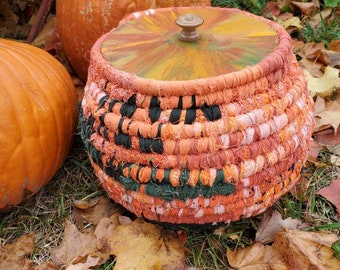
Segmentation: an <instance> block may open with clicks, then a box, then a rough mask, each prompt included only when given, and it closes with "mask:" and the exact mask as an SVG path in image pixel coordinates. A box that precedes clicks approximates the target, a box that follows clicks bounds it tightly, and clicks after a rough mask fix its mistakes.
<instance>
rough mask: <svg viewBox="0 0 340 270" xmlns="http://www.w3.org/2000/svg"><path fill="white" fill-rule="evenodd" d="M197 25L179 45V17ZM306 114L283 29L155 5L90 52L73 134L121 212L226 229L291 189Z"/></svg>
mask: <svg viewBox="0 0 340 270" xmlns="http://www.w3.org/2000/svg"><path fill="white" fill-rule="evenodd" d="M197 16H198V17H197ZM197 18H198V19H199V20H201V19H202V20H201V21H200V22H199V23H198V26H195V29H194V30H193V31H195V33H193V32H192V29H191V28H190V29H191V30H190V29H189V30H190V31H191V32H190V31H189V32H190V33H189V35H190V37H191V36H193V35H197V33H198V38H197V39H196V40H189V41H183V40H181V39H180V38H179V37H180V35H181V34H182V32H181V28H180V26H179V25H180V22H179V21H178V20H180V19H182V20H183V19H184V20H185V22H184V23H187V22H188V23H192V21H193V20H196V19H197ZM176 20H177V23H175V21H176ZM202 21H204V22H203V24H202V23H201V22H202ZM181 27H182V26H181ZM190 27H192V26H190ZM183 29H184V28H183ZM184 30H187V29H186V28H185V29H184ZM184 30H182V31H184ZM184 34H185V33H184ZM184 34H183V35H184ZM312 111H313V101H312V99H311V97H310V95H309V92H308V90H307V86H306V82H305V79H304V76H303V74H302V73H301V70H300V68H299V66H298V63H297V61H296V59H295V56H294V54H293V53H292V49H291V40H290V37H289V35H288V34H287V32H286V31H285V30H284V28H283V27H282V26H280V25H278V24H276V23H274V22H272V21H269V20H267V19H265V18H262V17H258V16H255V15H252V14H249V13H246V12H243V11H240V10H236V9H227V8H214V7H188V8H165V9H156V10H147V11H143V12H137V13H134V14H131V15H130V16H128V17H127V18H125V19H124V20H123V21H121V23H120V25H119V26H118V27H117V28H115V29H113V30H112V31H110V32H109V33H107V34H105V35H103V36H102V37H101V38H100V39H99V40H98V41H97V42H96V44H95V45H94V46H93V48H92V51H91V62H90V68H89V75H88V80H87V84H86V87H85V93H84V98H83V101H82V116H81V130H82V137H83V140H84V143H85V146H86V148H87V150H88V153H89V156H90V160H91V163H92V166H93V168H94V170H95V172H96V174H97V176H98V178H99V179H100V181H101V184H102V186H103V187H104V189H105V190H106V192H107V193H108V195H109V196H110V197H111V198H112V199H113V200H115V201H116V202H118V203H120V204H121V205H123V206H124V207H125V208H127V209H128V210H129V211H131V212H133V213H135V214H136V215H137V216H141V217H144V218H146V219H149V220H153V221H157V222H165V223H175V224H207V223H213V224H214V223H220V222H225V223H228V222H231V221H235V220H238V219H241V218H247V217H250V216H253V215H257V214H259V213H261V212H263V211H265V210H266V209H267V208H268V207H270V206H271V205H272V204H273V203H274V202H275V201H276V200H277V199H279V198H280V197H281V196H282V195H283V194H284V193H286V192H287V191H288V190H289V189H291V188H292V187H293V186H294V184H295V183H296V182H297V180H298V179H299V177H300V171H301V168H302V166H303V164H304V162H305V160H306V156H307V152H308V148H309V141H310V136H311V133H312V131H313V127H314V123H313V115H312Z"/></svg>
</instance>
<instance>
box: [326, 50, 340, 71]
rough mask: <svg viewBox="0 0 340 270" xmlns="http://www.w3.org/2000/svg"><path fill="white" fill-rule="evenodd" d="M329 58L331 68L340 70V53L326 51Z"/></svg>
mask: <svg viewBox="0 0 340 270" xmlns="http://www.w3.org/2000/svg"><path fill="white" fill-rule="evenodd" d="M326 54H327V57H328V59H329V64H328V65H329V66H331V67H333V68H337V69H340V52H339V51H331V50H326Z"/></svg>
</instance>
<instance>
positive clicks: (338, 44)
mask: <svg viewBox="0 0 340 270" xmlns="http://www.w3.org/2000/svg"><path fill="white" fill-rule="evenodd" d="M329 49H330V50H331V51H335V52H340V40H336V39H333V40H332V41H331V43H330V44H329Z"/></svg>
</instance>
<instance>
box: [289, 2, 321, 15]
mask: <svg viewBox="0 0 340 270" xmlns="http://www.w3.org/2000/svg"><path fill="white" fill-rule="evenodd" d="M292 4H293V5H294V6H297V7H298V8H299V9H300V11H301V12H302V13H303V14H304V15H306V16H310V15H311V14H312V13H313V12H314V11H315V9H316V7H315V4H314V3H313V2H296V1H292Z"/></svg>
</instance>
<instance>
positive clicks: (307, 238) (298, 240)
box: [273, 230, 340, 270]
mask: <svg viewBox="0 0 340 270" xmlns="http://www.w3.org/2000/svg"><path fill="white" fill-rule="evenodd" d="M337 239H338V237H337V236H336V235H335V234H331V233H326V232H305V231H300V230H287V231H286V232H279V233H277V234H276V237H275V242H274V244H273V246H274V247H275V248H277V249H278V250H280V252H281V253H282V254H284V257H285V258H286V259H287V262H288V263H289V265H290V267H291V269H309V270H339V269H340V260H338V259H337V258H336V257H335V256H334V253H333V251H332V249H331V245H332V244H333V243H334V242H335V241H337Z"/></svg>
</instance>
